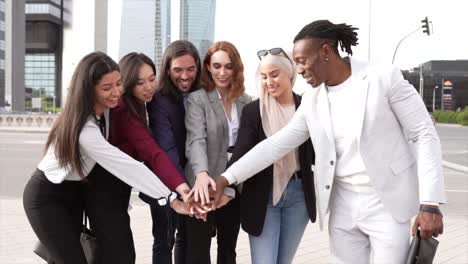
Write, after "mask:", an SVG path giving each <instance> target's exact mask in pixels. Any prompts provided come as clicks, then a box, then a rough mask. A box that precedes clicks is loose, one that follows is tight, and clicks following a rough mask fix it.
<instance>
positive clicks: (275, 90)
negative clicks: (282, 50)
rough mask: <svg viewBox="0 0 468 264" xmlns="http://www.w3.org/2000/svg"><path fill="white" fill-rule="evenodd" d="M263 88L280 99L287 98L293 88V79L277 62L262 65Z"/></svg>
mask: <svg viewBox="0 0 468 264" xmlns="http://www.w3.org/2000/svg"><path fill="white" fill-rule="evenodd" d="M260 77H261V82H262V88H263V89H264V90H266V91H267V92H268V94H269V95H271V96H273V97H274V98H275V99H276V100H278V101H283V99H284V98H287V97H288V96H289V95H290V93H291V90H292V85H291V80H290V78H289V77H288V75H287V74H286V72H285V71H284V70H283V69H281V68H280V67H279V66H277V65H276V64H265V65H262V66H260Z"/></svg>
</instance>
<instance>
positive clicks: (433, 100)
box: [432, 85, 439, 112]
mask: <svg viewBox="0 0 468 264" xmlns="http://www.w3.org/2000/svg"><path fill="white" fill-rule="evenodd" d="M437 88H439V86H438V85H436V86H434V89H432V112H434V111H435V95H436V93H435V92H436V89H437Z"/></svg>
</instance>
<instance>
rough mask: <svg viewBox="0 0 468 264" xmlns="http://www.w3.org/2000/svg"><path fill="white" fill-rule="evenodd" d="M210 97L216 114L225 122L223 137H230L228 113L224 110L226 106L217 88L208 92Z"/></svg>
mask: <svg viewBox="0 0 468 264" xmlns="http://www.w3.org/2000/svg"><path fill="white" fill-rule="evenodd" d="M208 99H209V100H210V104H211V107H212V108H213V111H214V112H215V113H216V116H217V117H218V119H219V120H220V121H221V122H222V123H223V138H224V139H227V138H229V135H228V129H229V128H228V123H227V120H226V113H225V112H224V107H223V104H222V103H221V100H220V99H219V95H218V91H217V90H216V88H215V89H213V90H212V91H210V92H208Z"/></svg>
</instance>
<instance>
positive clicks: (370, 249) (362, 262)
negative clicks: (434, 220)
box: [328, 181, 411, 264]
mask: <svg viewBox="0 0 468 264" xmlns="http://www.w3.org/2000/svg"><path fill="white" fill-rule="evenodd" d="M410 224H411V220H408V221H407V222H405V223H399V222H397V221H396V220H395V219H393V217H392V216H391V214H390V213H389V212H388V211H387V210H385V208H384V206H383V204H382V202H381V201H380V199H379V197H378V195H377V193H376V192H372V193H359V192H353V191H349V190H347V189H345V188H343V187H342V186H340V183H339V182H337V181H335V184H334V185H333V189H332V194H331V200H330V218H329V227H328V228H329V234H330V249H331V252H332V254H333V257H334V261H335V263H352V264H354V263H355V264H366V263H376V264H380V263H391V264H397V263H404V261H405V258H406V255H407V252H408V248H409V242H410Z"/></svg>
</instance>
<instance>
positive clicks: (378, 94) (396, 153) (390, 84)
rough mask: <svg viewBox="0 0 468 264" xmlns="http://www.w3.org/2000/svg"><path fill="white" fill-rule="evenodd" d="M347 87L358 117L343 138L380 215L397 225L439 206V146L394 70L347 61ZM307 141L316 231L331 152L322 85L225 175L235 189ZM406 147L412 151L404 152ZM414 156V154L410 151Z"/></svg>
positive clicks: (325, 200) (329, 181)
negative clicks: (351, 140) (350, 143)
mask: <svg viewBox="0 0 468 264" xmlns="http://www.w3.org/2000/svg"><path fill="white" fill-rule="evenodd" d="M351 72H352V75H353V78H354V79H353V84H355V85H356V86H357V88H358V89H360V91H359V93H360V96H358V98H359V99H358V101H355V102H349V106H348V107H350V108H351V107H353V108H358V113H359V117H358V119H357V120H359V122H357V123H356V124H355V125H354V126H353V127H350V128H349V133H355V134H356V135H357V138H358V147H359V150H360V154H361V156H362V159H363V161H364V165H365V166H366V169H367V174H368V175H369V177H370V180H371V183H372V185H373V187H374V189H375V190H376V191H377V193H378V194H379V196H380V199H381V201H382V203H383V205H384V207H385V208H386V209H387V210H388V211H389V212H390V213H391V214H392V216H393V217H394V219H395V220H397V221H399V222H405V221H408V220H409V219H410V218H411V217H412V216H414V215H415V214H416V213H417V210H418V206H419V203H420V202H438V203H445V192H444V178H443V174H442V154H441V147H440V141H439V138H438V135H437V132H436V130H435V127H434V125H433V123H432V121H431V118H430V116H429V114H428V112H427V110H426V107H425V106H424V103H423V102H422V100H421V97H420V96H419V94H418V93H417V92H416V90H415V89H414V87H413V86H412V85H411V84H409V83H408V82H407V81H406V80H404V79H403V76H402V74H401V72H400V70H398V69H397V68H394V67H383V66H371V65H369V64H367V63H363V62H359V61H356V60H354V59H351ZM309 137H310V138H311V139H312V143H313V145H314V149H315V153H316V154H315V155H316V160H315V167H314V168H313V171H314V177H315V184H316V186H315V191H316V196H317V208H318V215H319V223H320V228H321V229H322V228H323V220H324V217H325V215H326V213H327V212H328V204H329V200H330V192H331V190H332V187H333V178H334V175H335V165H336V151H335V141H334V135H333V129H332V122H331V119H330V107H329V101H328V95H327V89H326V87H325V85H323V84H322V85H321V86H319V87H317V88H314V89H313V90H312V91H309V92H307V93H305V94H304V96H303V98H302V103H301V106H300V107H299V108H298V110H297V111H296V114H295V116H294V117H293V119H292V120H291V122H290V123H289V124H288V125H287V126H286V127H284V128H283V129H282V130H280V131H278V132H277V133H276V134H275V135H273V136H271V137H269V138H268V139H266V140H264V141H262V142H261V143H259V144H258V145H257V146H256V147H255V148H253V149H252V150H251V151H250V152H249V153H247V154H246V155H244V157H243V158H242V159H240V160H239V161H237V162H236V163H234V164H233V165H232V166H231V167H230V168H229V169H228V170H227V171H226V172H225V173H223V174H222V175H223V176H225V177H226V178H227V179H228V181H229V183H234V182H235V183H241V182H243V181H245V180H246V179H248V178H249V177H251V176H252V175H255V174H256V173H257V172H259V171H261V170H263V169H264V168H265V167H267V166H268V165H270V164H271V163H273V162H274V161H275V160H278V159H279V158H281V157H282V156H284V155H285V154H286V153H288V152H289V151H291V150H292V149H294V148H296V147H297V146H299V145H300V144H302V143H303V142H304V141H305V140H306V139H307V138H309ZM411 145H414V146H411ZM413 150H415V151H413Z"/></svg>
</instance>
